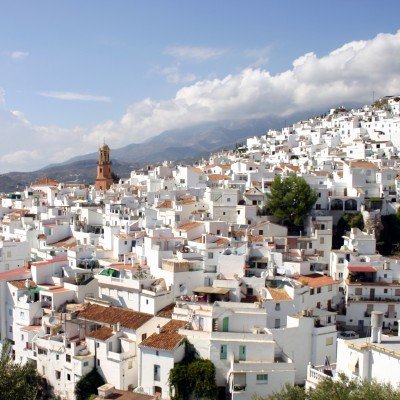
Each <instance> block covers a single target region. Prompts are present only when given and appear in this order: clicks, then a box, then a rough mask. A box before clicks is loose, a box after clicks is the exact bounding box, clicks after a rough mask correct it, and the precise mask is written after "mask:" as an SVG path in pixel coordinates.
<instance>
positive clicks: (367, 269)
mask: <svg viewBox="0 0 400 400" xmlns="http://www.w3.org/2000/svg"><path fill="white" fill-rule="evenodd" d="M347 269H348V270H349V272H376V271H377V270H376V268H374V267H371V266H370V265H355V266H351V267H347Z"/></svg>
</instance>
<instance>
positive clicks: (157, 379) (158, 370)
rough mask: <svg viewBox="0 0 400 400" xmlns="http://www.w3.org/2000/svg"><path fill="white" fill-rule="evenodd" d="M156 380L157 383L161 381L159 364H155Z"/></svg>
mask: <svg viewBox="0 0 400 400" xmlns="http://www.w3.org/2000/svg"><path fill="white" fill-rule="evenodd" d="M154 380H155V381H159V380H160V366H159V365H157V364H154Z"/></svg>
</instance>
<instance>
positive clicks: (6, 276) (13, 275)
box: [0, 267, 31, 281]
mask: <svg viewBox="0 0 400 400" xmlns="http://www.w3.org/2000/svg"><path fill="white" fill-rule="evenodd" d="M28 274H29V276H30V275H31V270H30V269H28V268H26V267H21V268H16V269H12V270H11V271H4V272H0V281H8V280H10V281H12V280H14V279H18V278H19V279H21V278H23V276H24V275H28Z"/></svg>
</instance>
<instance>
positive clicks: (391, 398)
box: [253, 374, 400, 400]
mask: <svg viewBox="0 0 400 400" xmlns="http://www.w3.org/2000/svg"><path fill="white" fill-rule="evenodd" d="M399 398H400V389H396V388H394V387H393V386H391V385H390V384H382V383H378V382H376V381H362V382H360V381H357V380H354V379H353V380H352V379H349V378H347V377H346V376H345V375H343V374H340V375H339V379H335V380H334V379H332V378H327V379H324V380H323V381H321V382H320V383H319V384H318V385H317V387H316V388H315V389H310V390H308V391H305V390H304V389H303V388H299V387H291V386H286V387H285V388H284V389H282V391H281V392H279V393H275V394H273V395H270V396H268V397H265V398H261V397H254V398H253V400H398V399H399Z"/></svg>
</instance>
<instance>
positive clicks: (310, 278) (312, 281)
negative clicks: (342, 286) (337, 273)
mask: <svg viewBox="0 0 400 400" xmlns="http://www.w3.org/2000/svg"><path fill="white" fill-rule="evenodd" d="M295 279H296V280H297V281H298V282H300V283H301V284H303V285H307V286H310V287H320V286H328V285H333V284H335V283H338V281H335V280H334V279H332V278H331V277H330V276H325V275H320V274H310V275H300V276H299V277H297V278H295Z"/></svg>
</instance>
